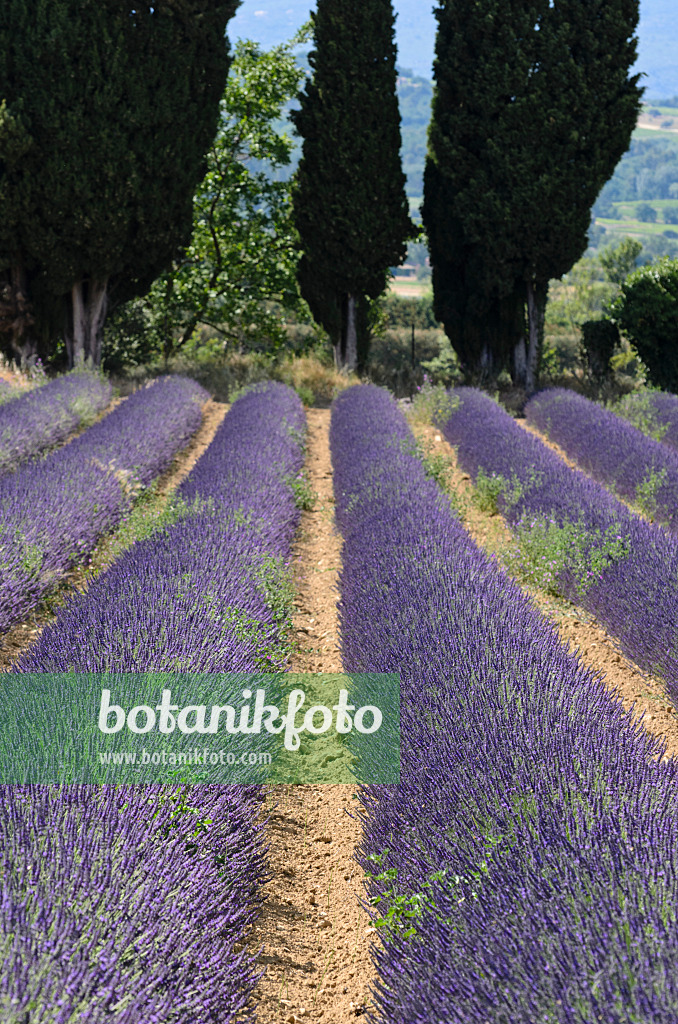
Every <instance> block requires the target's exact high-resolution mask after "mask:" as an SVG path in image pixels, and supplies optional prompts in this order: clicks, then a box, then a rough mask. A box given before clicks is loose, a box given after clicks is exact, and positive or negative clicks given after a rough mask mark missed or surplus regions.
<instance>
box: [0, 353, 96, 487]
mask: <svg viewBox="0 0 678 1024" xmlns="http://www.w3.org/2000/svg"><path fill="white" fill-rule="evenodd" d="M111 394H112V389H111V385H110V384H109V382H108V381H107V380H105V379H104V378H103V377H101V376H100V375H99V374H96V373H91V372H88V371H86V370H79V371H77V372H74V373H69V374H67V375H66V376H64V377H59V378H58V379H57V380H54V381H51V382H50V383H49V384H45V385H43V386H42V387H39V388H35V390H33V391H29V392H28V393H27V394H24V395H21V397H19V398H16V399H13V400H12V401H11V402H9V403H4V402H3V404H1V405H0V475H2V474H6V473H8V472H10V471H11V470H12V469H15V468H16V467H17V466H19V465H20V464H21V463H22V462H26V460H27V459H30V458H33V457H35V456H36V455H40V454H41V453H42V452H44V451H45V450H46V449H48V448H53V447H55V446H56V445H58V444H60V443H61V442H62V441H64V440H65V439H66V437H68V435H69V434H70V433H71V432H72V431H73V430H75V429H76V427H80V426H86V425H87V424H88V423H89V422H90V421H91V420H93V419H94V417H95V416H96V415H97V414H98V413H100V412H102V411H103V410H104V409H105V408H106V406H107V405H108V404H109V402H110V400H111Z"/></svg>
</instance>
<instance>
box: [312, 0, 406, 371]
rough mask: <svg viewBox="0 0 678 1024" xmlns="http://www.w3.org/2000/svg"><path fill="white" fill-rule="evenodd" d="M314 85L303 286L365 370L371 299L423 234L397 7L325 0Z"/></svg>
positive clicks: (316, 17) (344, 361) (319, 15)
mask: <svg viewBox="0 0 678 1024" xmlns="http://www.w3.org/2000/svg"><path fill="white" fill-rule="evenodd" d="M312 19H313V31H314V39H315V49H314V50H313V52H312V53H311V54H310V56H309V61H310V64H311V67H312V69H313V76H312V79H311V80H310V81H309V82H308V84H307V86H306V89H305V91H304V92H303V93H302V95H301V97H300V109H299V110H298V111H296V112H294V113H293V115H292V117H293V119H294V123H295V125H296V127H297V130H298V131H299V133H300V135H302V136H303V154H302V158H301V163H300V165H299V169H298V171H297V176H296V187H295V190H294V200H293V201H294V216H295V222H296V226H297V229H298V231H299V234H300V236H301V244H302V250H303V256H302V258H301V260H300V263H299V270H298V278H299V286H300V289H301V293H302V295H303V296H304V298H305V299H306V301H307V302H308V304H309V306H310V309H311V312H312V313H313V316H314V317H315V319H316V320H317V321H318V322H319V323H320V324H322V326H323V327H324V328H325V329H326V330H327V332H328V334H329V335H330V338H331V339H332V343H333V345H334V351H335V361H336V364H337V366H338V367H341V368H346V369H355V368H356V366H357V367H358V368H359V369H362V368H363V366H364V365H365V362H366V359H367V350H368V345H369V324H368V300H369V299H375V298H377V296H379V295H380V294H381V292H383V290H384V288H385V286H386V283H387V279H388V271H389V267H391V266H395V265H397V264H399V263H401V262H402V260H403V259H404V257H405V253H406V242H407V239H408V238H411V237H414V228H413V225H412V223H411V221H410V219H409V216H408V204H407V199H406V196H405V175H404V173H403V170H402V166H401V162H400V144H401V138H400V114H399V110H398V101H397V97H396V67H395V61H396V48H395V42H394V16H393V9H392V6H391V0H361V2H360V3H356V2H355V0H318V7H317V11H316V13H315V14H313V15H312Z"/></svg>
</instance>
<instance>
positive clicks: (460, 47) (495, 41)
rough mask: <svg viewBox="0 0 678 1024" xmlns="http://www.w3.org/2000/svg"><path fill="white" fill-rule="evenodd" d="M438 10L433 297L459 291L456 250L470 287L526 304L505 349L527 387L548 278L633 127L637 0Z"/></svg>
mask: <svg viewBox="0 0 678 1024" xmlns="http://www.w3.org/2000/svg"><path fill="white" fill-rule="evenodd" d="M436 16H437V19H438V37H437V42H436V63H435V76H436V91H435V96H434V103H433V119H432V122H431V127H430V130H429V155H428V160H427V170H426V178H425V198H424V206H423V208H422V214H423V217H424V223H425V224H426V226H427V229H428V231H429V236H430V238H431V241H432V246H431V249H432V263H433V266H434V285H435V283H436V282H437V285H438V290H439V294H440V299H439V300H437V301H440V302H444V301H445V300H444V295H445V293H446V291H447V290H449V289H450V288H455V287H456V288H458V287H459V285H458V282H457V283H456V284H455V285H452V284H450V283H449V281H448V280H447V274H446V270H445V267H446V264H449V262H450V254H451V253H452V254H454V257H455V259H456V261H457V264H458V263H459V262H460V261H462V260H463V262H464V265H465V266H466V268H467V271H466V279H465V280H466V284H465V287H466V288H467V290H468V293H469V295H472V296H476V297H479V298H480V300H482V301H483V302H486V303H489V304H490V307H491V308H495V309H496V305H494V304H496V303H497V302H500V303H506V302H507V301H508V302H509V304H512V303H513V301H514V300H516V299H517V300H518V301H519V302H520V303H521V304H523V305H526V306H527V313H528V324H529V329H528V336H529V344H528V345H527V346H526V345H525V340H524V338H520V339H519V340H518V342H517V344H516V343H515V339H513V341H512V342H511V347H512V348H513V365H512V370H513V373H514V378H515V379H516V380H517V382H519V383H521V384H524V385H525V386H526V387H527V389H528V391H529V390H532V389H533V387H534V385H535V382H536V377H537V373H538V361H539V353H540V344H541V334H542V330H543V320H544V309H545V305H546V297H547V291H548V282H549V280H550V279H552V278H558V277H561V276H562V274H564V273H566V272H567V271H568V270H569V269H570V268H571V266H572V265H573V263H574V262H575V261H576V260H577V259H578V258H579V257H580V256H581V255H582V254H583V252H584V251H585V249H586V246H587V244H588V243H587V231H588V227H589V224H590V211H591V207H592V205H593V203H594V202H595V199H596V197H597V195H598V193H599V191H600V189H601V188H602V186H603V184H604V183H605V182H606V181H607V179H608V178H609V177H610V175H611V174H612V172H613V171H614V168H615V166H616V164H617V162H618V160H619V159H620V158H621V156H622V155H623V153H624V151H625V150H626V149H627V148H628V144H629V142H630V139H631V133H632V131H633V128H634V126H635V123H636V119H637V114H638V109H639V106H640V96H641V93H642V90H641V89H639V87H638V78H639V76H637V75H636V76H630V74H629V72H630V68H631V67H632V65H633V63H634V61H635V58H636V39H635V36H634V32H635V29H636V25H637V22H638V0H530V2H525V0H520V2H519V0H477V2H476V3H474V4H468V3H466V2H465V0H440V7H439V9H438V10H437V11H436ZM444 223H445V224H447V225H448V228H447V229H446V230H445V229H443V228H441V225H442V224H444ZM450 226H451V227H450ZM511 297H513V299H512V298H511ZM511 322H512V323H513V324H515V321H513V320H511ZM503 337H504V338H505V339H506V340H507V341H508V340H509V334H508V329H507V333H505V334H503ZM505 352H506V346H504V347H503V353H504V354H505ZM475 357H476V359H477V360H480V359H481V353H480V352H476V354H475ZM499 357H500V361H501V359H502V358H504V356H503V355H502V351H501V350H500V352H499Z"/></svg>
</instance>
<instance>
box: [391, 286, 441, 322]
mask: <svg viewBox="0 0 678 1024" xmlns="http://www.w3.org/2000/svg"><path fill="white" fill-rule="evenodd" d="M379 306H380V308H381V310H382V312H383V315H384V326H385V327H386V328H398V327H414V328H415V330H419V331H428V330H433V329H435V328H436V327H438V321H437V320H436V318H435V313H434V312H433V296H432V295H423V296H422V297H421V298H418V299H405V298H402V297H401V296H400V295H396V294H395V292H392V291H388V292H386V294H385V295H383V296H382V297H381V298H380V300H379Z"/></svg>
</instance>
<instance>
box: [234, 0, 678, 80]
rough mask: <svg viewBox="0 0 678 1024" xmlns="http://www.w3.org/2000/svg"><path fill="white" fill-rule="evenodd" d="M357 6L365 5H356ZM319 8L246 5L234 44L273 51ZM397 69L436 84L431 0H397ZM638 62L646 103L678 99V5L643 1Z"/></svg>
mask: <svg viewBox="0 0 678 1024" xmlns="http://www.w3.org/2000/svg"><path fill="white" fill-rule="evenodd" d="M356 2H357V3H359V2H360V0H356ZM314 7H315V3H314V2H312V0H243V3H242V5H241V7H240V9H239V10H238V13H237V14H236V16H235V18H234V19H233V20H232V21H231V22H230V23H229V35H230V36H231V37H232V38H237V37H247V38H250V39H255V40H256V41H257V42H260V43H261V44H262V45H264V46H266V47H268V46H274V45H275V44H276V43H281V42H284V41H285V40H286V39H289V38H290V37H291V36H292V35H293V34H294V32H295V31H296V29H297V28H299V26H300V25H301V24H302V23H303V22H304V21H305V20H306V18H307V17H308V15H309V12H310V11H311V10H312V9H313V8H314ZM394 8H395V11H396V14H397V20H396V36H397V41H398V63H399V66H400V67H401V68H409V69H411V70H412V71H414V73H415V74H417V75H423V76H424V77H425V78H431V77H432V72H431V64H432V61H433V45H434V38H435V19H434V17H433V3H432V2H431V0H394ZM639 38H640V47H639V60H638V64H637V67H636V70H638V71H644V72H645V73H646V74H647V77H646V78H645V79H644V80H643V84H644V85H645V86H646V87H647V92H646V98H648V99H657V98H664V97H669V96H673V95H676V94H678V0H641V6H640V28H639Z"/></svg>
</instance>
